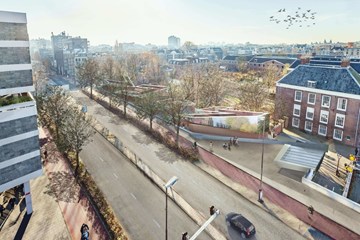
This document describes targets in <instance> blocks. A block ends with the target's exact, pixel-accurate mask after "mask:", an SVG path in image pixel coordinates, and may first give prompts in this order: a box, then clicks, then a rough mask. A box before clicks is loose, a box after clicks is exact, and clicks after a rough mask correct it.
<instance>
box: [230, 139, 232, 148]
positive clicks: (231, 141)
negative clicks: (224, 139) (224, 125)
mask: <svg viewBox="0 0 360 240" xmlns="http://www.w3.org/2000/svg"><path fill="white" fill-rule="evenodd" d="M231 144H232V138H230V140H229V146H231Z"/></svg>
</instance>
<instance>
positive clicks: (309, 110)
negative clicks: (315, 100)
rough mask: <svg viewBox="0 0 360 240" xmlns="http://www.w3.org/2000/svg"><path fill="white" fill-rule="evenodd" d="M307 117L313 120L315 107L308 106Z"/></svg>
mask: <svg viewBox="0 0 360 240" xmlns="http://www.w3.org/2000/svg"><path fill="white" fill-rule="evenodd" d="M306 119H309V120H313V119H314V108H310V107H308V108H306Z"/></svg>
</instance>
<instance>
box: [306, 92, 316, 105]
mask: <svg viewBox="0 0 360 240" xmlns="http://www.w3.org/2000/svg"><path fill="white" fill-rule="evenodd" d="M310 95H314V102H310ZM315 102H316V94H315V93H309V94H308V102H307V103H308V104H312V105H315Z"/></svg>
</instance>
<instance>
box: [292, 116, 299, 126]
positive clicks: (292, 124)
mask: <svg viewBox="0 0 360 240" xmlns="http://www.w3.org/2000/svg"><path fill="white" fill-rule="evenodd" d="M295 119H297V121H298V122H297V123H298V124H297V125H295V124H294V120H295ZM292 126H293V127H296V128H299V126H300V119H299V118H295V117H293V118H292Z"/></svg>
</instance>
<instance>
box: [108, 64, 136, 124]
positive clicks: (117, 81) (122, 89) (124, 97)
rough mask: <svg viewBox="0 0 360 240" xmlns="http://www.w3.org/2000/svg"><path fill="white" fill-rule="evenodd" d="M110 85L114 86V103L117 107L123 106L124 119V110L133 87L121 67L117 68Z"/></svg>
mask: <svg viewBox="0 0 360 240" xmlns="http://www.w3.org/2000/svg"><path fill="white" fill-rule="evenodd" d="M112 83H113V84H114V89H113V90H114V101H116V103H117V104H118V105H120V104H122V105H123V112H124V117H125V118H126V109H127V105H128V103H129V97H130V92H131V90H132V88H133V85H132V81H131V80H130V77H129V76H128V74H127V72H125V70H124V68H123V66H121V65H118V66H117V68H116V73H115V77H114V81H113V82H112Z"/></svg>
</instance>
